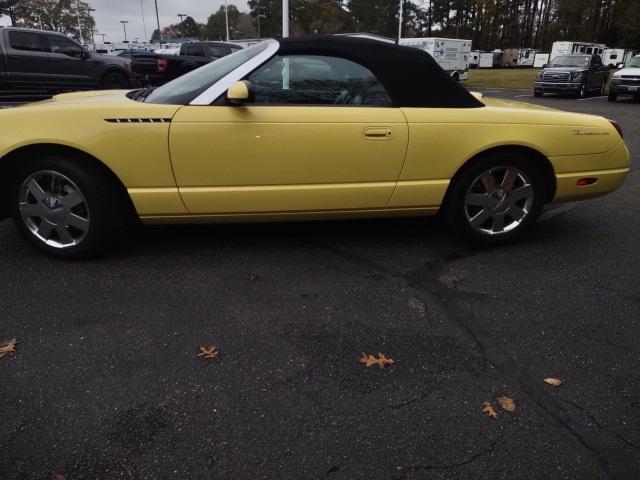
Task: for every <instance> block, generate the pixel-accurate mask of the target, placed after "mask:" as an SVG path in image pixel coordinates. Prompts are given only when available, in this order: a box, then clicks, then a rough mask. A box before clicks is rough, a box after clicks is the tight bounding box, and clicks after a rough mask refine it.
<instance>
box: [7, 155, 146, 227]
mask: <svg viewBox="0 0 640 480" xmlns="http://www.w3.org/2000/svg"><path fill="white" fill-rule="evenodd" d="M52 154H54V155H55V154H58V155H63V156H65V157H66V158H68V159H69V160H71V161H73V162H76V163H78V164H82V165H85V166H87V165H89V166H90V168H92V169H94V171H95V172H96V173H97V174H98V175H100V176H102V177H103V178H104V179H105V180H107V181H108V182H109V183H110V184H111V185H112V186H113V187H114V188H116V190H117V191H118V194H119V195H120V197H121V199H122V201H123V202H124V205H125V206H126V208H128V209H129V212H128V213H131V214H135V212H136V210H135V207H134V205H133V201H132V200H131V197H130V196H129V193H128V191H127V188H126V187H125V185H124V183H123V182H122V180H121V179H120V177H118V175H116V173H115V172H114V171H113V170H112V169H111V168H109V166H107V165H106V164H105V163H104V162H103V161H101V160H100V159H98V158H96V157H95V156H94V155H91V154H89V153H87V152H85V151H83V150H80V149H78V148H75V147H71V146H68V145H63V144H59V143H35V144H29V145H23V146H20V147H18V148H16V149H14V150H12V151H10V152H9V153H7V154H5V155H3V156H2V158H0V169H1V170H2V171H3V172H4V174H3V175H2V177H1V178H2V180H0V191H1V192H3V194H2V197H1V198H0V219H3V218H7V217H8V216H9V214H10V211H11V206H10V204H9V202H10V198H9V191H10V190H11V189H10V188H8V187H9V186H10V185H11V182H12V181H14V179H15V175H16V173H17V168H18V165H19V163H20V162H21V161H22V160H24V159H26V158H30V157H34V156H38V155H52Z"/></svg>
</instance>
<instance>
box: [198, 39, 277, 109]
mask: <svg viewBox="0 0 640 480" xmlns="http://www.w3.org/2000/svg"><path fill="white" fill-rule="evenodd" d="M265 43H267V44H268V45H267V48H266V49H265V50H264V52H261V53H259V54H258V55H256V56H255V57H253V58H252V59H250V60H248V61H247V62H245V63H243V64H242V65H240V66H239V67H238V68H236V69H235V70H233V71H232V72H229V73H228V74H227V75H225V76H224V77H222V78H221V79H220V80H218V81H217V82H216V83H214V84H213V85H211V86H210V87H209V88H208V89H206V90H205V91H204V92H202V93H201V94H200V95H198V96H197V97H196V98H194V99H193V100H192V101H191V102H190V103H189V105H211V104H212V103H213V102H214V101H215V100H216V99H217V98H218V97H219V96H220V95H222V94H223V93H224V92H226V91H227V90H229V87H231V85H233V84H234V83H235V82H237V81H239V80H242V79H243V78H244V77H246V76H247V75H248V74H250V73H251V72H252V71H253V70H255V69H256V68H258V67H259V66H260V65H262V64H263V63H264V62H266V61H267V60H269V59H270V58H271V57H273V56H274V55H275V54H276V52H277V51H278V50H279V49H280V42H278V41H277V40H273V39H267V40H265Z"/></svg>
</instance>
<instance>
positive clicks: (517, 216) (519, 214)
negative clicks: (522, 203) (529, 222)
mask: <svg viewBox="0 0 640 480" xmlns="http://www.w3.org/2000/svg"><path fill="white" fill-rule="evenodd" d="M507 213H508V214H509V216H510V217H511V218H513V219H514V220H515V221H516V222H519V221H520V220H522V219H523V218H524V216H525V215H526V214H527V212H526V211H525V210H523V209H522V208H520V207H519V206H517V205H511V207H509V210H507Z"/></svg>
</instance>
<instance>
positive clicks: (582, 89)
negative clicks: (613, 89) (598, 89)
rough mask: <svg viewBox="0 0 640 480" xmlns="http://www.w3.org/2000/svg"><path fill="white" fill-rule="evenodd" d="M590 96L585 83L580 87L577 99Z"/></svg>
mask: <svg viewBox="0 0 640 480" xmlns="http://www.w3.org/2000/svg"><path fill="white" fill-rule="evenodd" d="M588 94H589V90H587V84H586V83H583V84H582V85H581V86H580V90H578V92H577V93H576V98H587V95H588Z"/></svg>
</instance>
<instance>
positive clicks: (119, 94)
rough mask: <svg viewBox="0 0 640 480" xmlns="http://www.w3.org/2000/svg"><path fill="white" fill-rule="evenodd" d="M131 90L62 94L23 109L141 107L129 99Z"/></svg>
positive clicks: (29, 104) (27, 105) (26, 105)
mask: <svg viewBox="0 0 640 480" xmlns="http://www.w3.org/2000/svg"><path fill="white" fill-rule="evenodd" d="M130 91H131V90H96V91H89V92H74V93H61V94H59V95H55V96H54V97H52V98H50V99H48V100H42V101H40V102H33V103H28V104H25V105H22V107H41V106H48V105H56V106H59V105H95V104H98V103H101V104H115V103H120V104H122V103H124V104H129V105H140V104H139V103H135V101H134V100H131V99H130V98H128V97H127V93H129V92H130Z"/></svg>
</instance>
